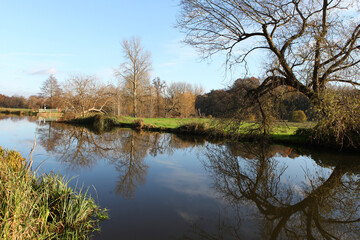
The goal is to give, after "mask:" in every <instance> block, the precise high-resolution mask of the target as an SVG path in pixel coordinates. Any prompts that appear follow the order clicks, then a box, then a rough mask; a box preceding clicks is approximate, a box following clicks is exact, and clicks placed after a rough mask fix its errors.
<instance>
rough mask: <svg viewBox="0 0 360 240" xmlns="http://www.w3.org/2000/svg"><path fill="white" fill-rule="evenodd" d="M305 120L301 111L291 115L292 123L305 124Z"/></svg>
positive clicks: (304, 115)
mask: <svg viewBox="0 0 360 240" xmlns="http://www.w3.org/2000/svg"><path fill="white" fill-rule="evenodd" d="M306 120H307V117H306V114H305V113H304V111H302V110H297V111H294V112H293V113H292V115H291V121H292V122H306Z"/></svg>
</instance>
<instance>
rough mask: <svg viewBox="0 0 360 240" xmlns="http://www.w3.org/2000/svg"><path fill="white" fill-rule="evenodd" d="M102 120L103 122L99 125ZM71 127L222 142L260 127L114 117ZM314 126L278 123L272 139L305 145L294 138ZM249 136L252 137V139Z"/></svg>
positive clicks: (89, 119)
mask: <svg viewBox="0 0 360 240" xmlns="http://www.w3.org/2000/svg"><path fill="white" fill-rule="evenodd" d="M97 119H101V121H100V122H99V121H97ZM70 122H72V123H78V124H86V125H92V126H99V127H100V128H99V132H101V131H103V130H105V131H109V130H111V129H112V128H114V127H131V128H135V129H138V130H139V129H146V130H152V131H165V132H174V133H185V134H197V135H204V136H209V137H221V138H239V139H240V138H243V137H245V138H249V137H250V138H251V136H253V137H255V136H256V133H258V134H261V133H259V132H256V129H257V128H258V124H257V123H255V122H242V123H241V124H240V125H238V124H237V123H232V122H231V121H226V120H218V119H206V118H133V117H115V116H111V117H110V116H103V115H102V116H101V117H100V116H97V117H96V115H95V117H94V116H90V117H87V118H77V119H75V120H73V121H70ZM314 126H315V122H302V123H299V122H286V121H278V122H275V123H274V125H273V127H272V130H271V132H270V138H271V139H273V140H275V141H282V142H286V141H287V140H288V141H289V142H292V143H294V142H296V141H298V142H299V143H303V142H305V141H304V139H302V138H300V137H299V136H296V135H295V132H296V131H297V130H298V129H299V128H307V129H308V128H312V127H314ZM249 133H252V134H251V135H249Z"/></svg>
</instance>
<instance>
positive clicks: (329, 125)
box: [313, 90, 360, 148]
mask: <svg viewBox="0 0 360 240" xmlns="http://www.w3.org/2000/svg"><path fill="white" fill-rule="evenodd" d="M316 110H317V115H318V116H317V120H318V123H317V125H316V126H315V128H314V133H313V138H314V139H315V140H317V141H318V142H320V143H322V144H324V145H330V146H336V145H337V146H339V147H340V148H343V147H344V148H359V147H360V98H359V93H358V92H356V91H354V92H351V91H349V92H340V93H339V92H335V91H330V90H328V91H327V92H326V93H325V94H324V96H323V99H322V102H321V104H319V105H318V106H317V108H316Z"/></svg>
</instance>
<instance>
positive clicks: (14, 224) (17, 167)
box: [0, 147, 107, 239]
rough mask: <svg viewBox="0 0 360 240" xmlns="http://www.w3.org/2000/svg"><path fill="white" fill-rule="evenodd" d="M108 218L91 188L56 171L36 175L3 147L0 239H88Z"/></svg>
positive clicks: (1, 156) (0, 177) (0, 189)
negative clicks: (71, 184)
mask: <svg viewBox="0 0 360 240" xmlns="http://www.w3.org/2000/svg"><path fill="white" fill-rule="evenodd" d="M105 218H107V214H106V212H105V211H104V210H102V209H100V208H99V206H97V205H96V203H95V201H94V199H93V198H91V196H90V195H89V194H88V192H87V191H84V190H83V189H78V190H74V189H72V188H71V187H69V181H67V180H65V179H64V178H63V177H61V176H59V175H56V174H49V175H43V176H36V174H35V173H34V172H32V171H31V170H29V169H28V166H27V163H26V160H25V159H24V158H22V157H21V156H20V154H19V153H18V152H15V151H8V150H4V149H2V148H1V147H0V239H87V238H88V236H89V234H90V233H91V232H93V231H97V230H98V223H99V221H100V220H101V219H105Z"/></svg>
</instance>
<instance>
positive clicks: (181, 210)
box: [0, 116, 360, 239]
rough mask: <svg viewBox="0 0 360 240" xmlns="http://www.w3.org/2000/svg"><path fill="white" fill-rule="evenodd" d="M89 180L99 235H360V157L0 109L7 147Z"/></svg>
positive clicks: (46, 168)
mask: <svg viewBox="0 0 360 240" xmlns="http://www.w3.org/2000/svg"><path fill="white" fill-rule="evenodd" d="M35 138H36V147H35V152H34V153H33V159H34V164H33V169H36V171H37V173H38V174H42V173H45V174H46V173H49V172H55V173H60V174H62V175H63V176H65V177H67V178H68V179H71V185H72V186H84V187H85V188H89V191H90V193H91V194H92V196H93V197H94V198H95V199H96V201H97V202H98V203H99V204H100V206H101V207H102V208H107V209H109V215H110V219H109V220H106V221H103V222H101V233H100V234H95V235H94V236H93V237H92V238H93V239H336V238H339V239H360V226H359V225H360V224H359V222H360V201H359V198H360V191H359V189H360V180H359V176H360V156H359V155H358V154H355V153H341V152H337V151H331V150H323V149H315V148H314V149H309V148H304V147H301V146H283V145H266V144H262V143H255V142H249V143H233V142H213V141H207V140H206V139H203V138H199V137H192V136H185V135H173V134H167V133H150V132H146V131H144V132H139V131H133V130H130V129H120V128H119V129H114V130H113V131H111V132H105V133H99V132H94V131H92V130H91V129H87V128H84V127H75V126H71V125H65V124H60V123H56V122H52V123H43V122H40V123H39V122H38V121H37V120H36V119H35V118H29V117H16V116H14V117H9V116H0V146H2V147H4V148H9V149H12V150H17V151H19V152H20V153H21V154H22V155H23V156H24V157H27V156H28V155H29V152H30V151H31V148H32V147H33V146H34V141H35Z"/></svg>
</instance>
